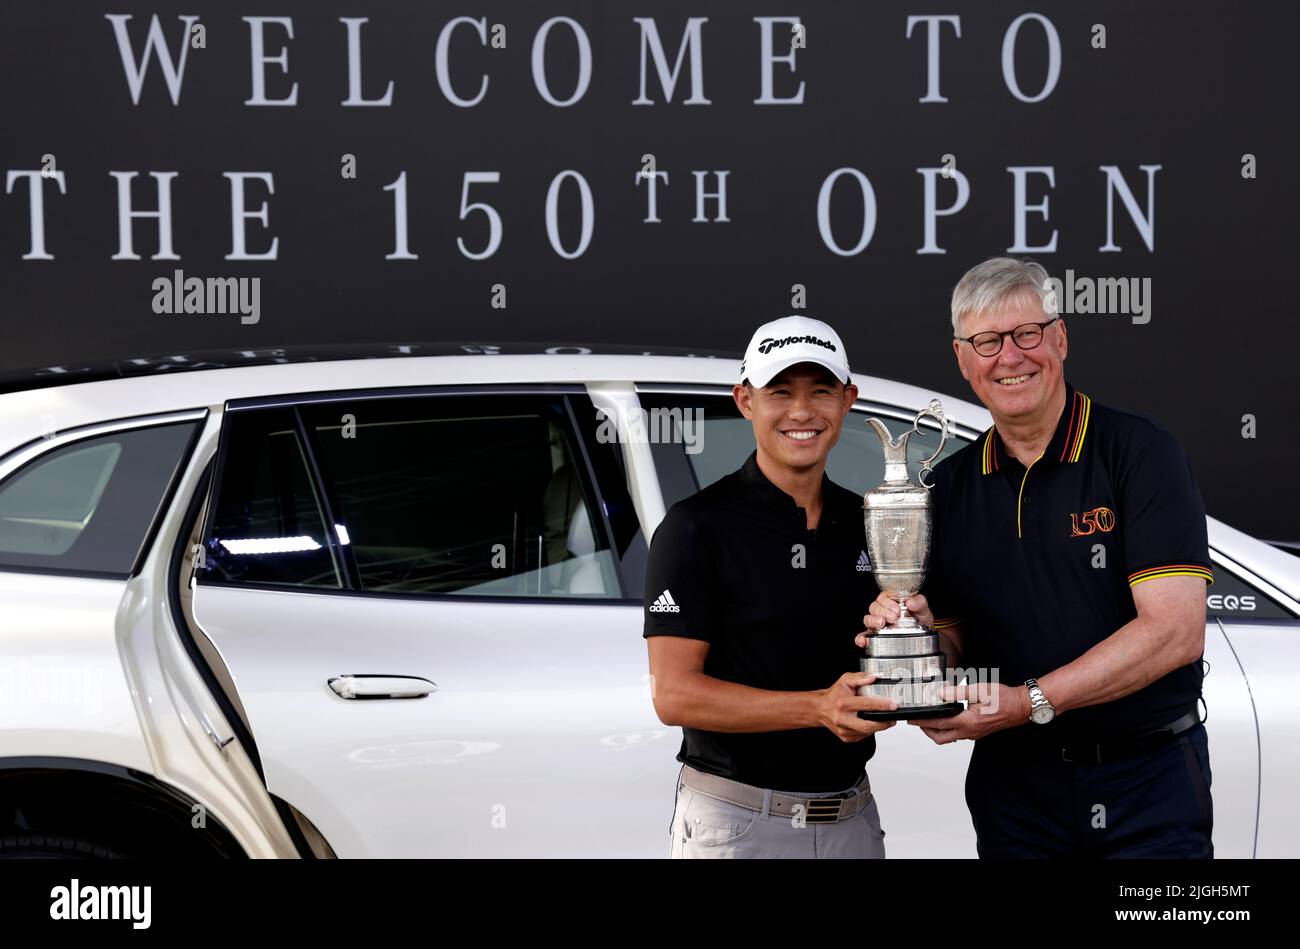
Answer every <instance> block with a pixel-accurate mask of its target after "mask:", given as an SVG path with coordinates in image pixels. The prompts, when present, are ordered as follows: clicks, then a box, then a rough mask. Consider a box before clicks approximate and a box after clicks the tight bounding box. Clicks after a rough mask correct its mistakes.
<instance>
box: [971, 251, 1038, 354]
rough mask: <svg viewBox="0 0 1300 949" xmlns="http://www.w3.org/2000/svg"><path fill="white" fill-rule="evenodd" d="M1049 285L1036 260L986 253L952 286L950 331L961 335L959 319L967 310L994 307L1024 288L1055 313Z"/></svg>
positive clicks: (975, 310)
mask: <svg viewBox="0 0 1300 949" xmlns="http://www.w3.org/2000/svg"><path fill="white" fill-rule="evenodd" d="M1053 286H1054V284H1053V282H1052V279H1051V277H1049V276H1048V275H1047V270H1046V269H1045V268H1044V267H1043V265H1042V264H1040V263H1038V262H1037V261H1034V260H1029V259H1028V258H1026V259H1023V260H1021V259H1019V258H1016V257H990V258H989V259H988V260H986V261H984V262H983V263H982V264H976V265H975V266H974V267H972V268H971V269H970V270H968V271H966V273H965V274H963V275H962V278H961V279H960V280H958V281H957V286H955V287H953V290H952V334H953V335H954V336H959V335H961V330H960V321H961V318H962V317H963V316H965V315H966V314H967V313H980V312H983V311H984V310H992V309H995V308H997V307H998V306H1000V305H1002V304H1004V303H1005V302H1007V301H1008V300H1009V299H1010V298H1013V297H1017V296H1020V295H1021V294H1022V293H1024V292H1025V291H1028V290H1032V291H1033V292H1034V293H1036V294H1037V295H1038V299H1039V301H1040V302H1041V303H1042V304H1043V312H1044V313H1047V314H1051V315H1057V302H1056V295H1055V294H1054V293H1053V292H1052V288H1053ZM1049 295H1050V298H1049Z"/></svg>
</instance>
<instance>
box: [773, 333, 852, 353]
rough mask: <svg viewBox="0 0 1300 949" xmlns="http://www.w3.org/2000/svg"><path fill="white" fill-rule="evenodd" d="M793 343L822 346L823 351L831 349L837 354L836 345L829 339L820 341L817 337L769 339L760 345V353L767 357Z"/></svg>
mask: <svg viewBox="0 0 1300 949" xmlns="http://www.w3.org/2000/svg"><path fill="white" fill-rule="evenodd" d="M791 343H812V344H813V345H814V346H820V347H822V349H829V350H830V351H831V352H836V349H835V344H834V343H832V342H831V341H830V340H829V339H818V338H817V337H816V336H787V337H785V339H772V338H771V337H768V338H767V339H765V340H763V341H762V342H761V343H759V344H758V351H759V352H760V353H762V354H763V355H764V356H766V355H767V354H768V353H770V352H771V351H772V350H774V349H780V348H781V347H782V346H789V345H790V344H791Z"/></svg>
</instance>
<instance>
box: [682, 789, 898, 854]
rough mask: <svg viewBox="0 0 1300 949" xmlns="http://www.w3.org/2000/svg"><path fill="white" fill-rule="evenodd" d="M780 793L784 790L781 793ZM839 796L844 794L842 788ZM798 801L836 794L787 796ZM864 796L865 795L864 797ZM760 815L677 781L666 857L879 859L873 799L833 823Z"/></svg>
mask: <svg viewBox="0 0 1300 949" xmlns="http://www.w3.org/2000/svg"><path fill="white" fill-rule="evenodd" d="M782 790H784V789H782ZM845 790H848V789H847V788H846V789H845ZM788 793H791V794H796V795H798V796H800V797H825V796H827V795H828V794H834V793H836V792H834V791H831V792H826V791H818V792H811V793H810V792H806V791H790V792H788ZM867 793H868V794H870V793H871V792H870V791H868V792H867ZM770 798H771V792H770V791H768V793H766V794H765V795H764V797H763V800H764V809H763V811H761V812H760V811H751V810H750V809H749V808H746V807H740V806H739V805H736V804H729V803H727V802H726V801H719V800H716V799H714V798H711V797H707V796H705V795H703V794H700V793H698V792H696V791H693V790H691V789H690V788H688V787H686V785H684V784H683V783H682V779H681V776H680V774H679V775H678V778H677V806H676V808H675V809H674V810H673V822H672V827H671V829H670V831H669V833H670V835H671V837H672V846H671V849H670V851H669V856H670V857H672V858H673V859H678V860H691V859H696V860H698V859H710V858H728V857H795V858H803V859H813V858H819V859H820V858H858V859H862V858H866V859H873V860H880V859H883V858H884V856H885V832H884V830H882V829H881V827H880V811H879V809H878V808H877V807H876V801H875V798H874V797H873V798H872V799H871V801H870V802H869V803H868V804H867V806H866V807H864V808H863V809H862V810H860V811H859V812H858V813H857V814H855V815H853V816H852V817H850V818H849V819H848V820H842V821H836V822H835V823H816V822H814V823H801V822H796V821H795V820H794V819H793V818H790V817H784V816H781V815H777V814H769V813H767V807H768V805H769V802H770Z"/></svg>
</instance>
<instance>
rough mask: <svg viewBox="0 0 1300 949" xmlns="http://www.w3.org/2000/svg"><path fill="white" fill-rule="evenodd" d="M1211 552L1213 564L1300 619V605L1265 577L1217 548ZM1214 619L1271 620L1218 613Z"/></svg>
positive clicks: (1256, 621)
mask: <svg viewBox="0 0 1300 949" xmlns="http://www.w3.org/2000/svg"><path fill="white" fill-rule="evenodd" d="M1209 551H1210V560H1211V561H1212V562H1213V564H1214V565H1215V566H1216V567H1221V568H1223V569H1224V570H1226V571H1227V572H1228V573H1230V574H1232V575H1233V576H1234V577H1236V578H1237V579H1238V580H1240V581H1241V582H1242V583H1244V584H1246V585H1247V586H1249V587H1252V588H1254V589H1255V590H1258V591H1259V592H1260V593H1262V594H1264V595H1265V596H1267V597H1268V598H1269V599H1270V600H1272V601H1273V602H1274V603H1276V604H1277V605H1278V606H1280V607H1281V608H1282V609H1284V610H1287V611H1288V612H1290V613H1291V615H1292V616H1293V617H1295V618H1297V619H1300V603H1297V602H1296V601H1295V600H1293V599H1292V598H1291V597H1289V596H1287V595H1286V594H1285V593H1283V592H1282V591H1281V590H1279V589H1278V588H1277V587H1275V586H1273V584H1271V583H1269V582H1268V581H1267V580H1265V579H1264V578H1263V577H1261V576H1259V575H1258V574H1256V573H1254V572H1253V571H1251V570H1249V569H1248V568H1246V567H1243V566H1242V565H1241V564H1239V563H1237V561H1235V560H1233V559H1232V558H1231V557H1229V556H1228V555H1227V554H1225V553H1224V552H1223V551H1221V550H1219V549H1218V548H1217V547H1211V548H1209ZM1212 618H1214V619H1223V620H1227V621H1228V622H1245V623H1251V624H1254V623H1265V622H1269V620H1266V619H1262V618H1252V617H1249V616H1236V615H1228V616H1221V615H1219V614H1217V613H1216V614H1215V615H1214V617H1212ZM1272 622H1278V623H1287V622H1290V621H1289V620H1281V619H1274V620H1272Z"/></svg>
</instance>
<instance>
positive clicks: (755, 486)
mask: <svg viewBox="0 0 1300 949" xmlns="http://www.w3.org/2000/svg"><path fill="white" fill-rule="evenodd" d="M740 477H741V480H742V481H744V482H745V484H746V485H747V486H748V487H749V489H750V490H751V491H753V492H754V493H755V494H756V495H757V496H758V497H760V498H762V499H763V500H764V501H765V502H767V503H768V504H773V505H777V506H781V507H790V508H794V509H797V510H803V509H802V508H800V507H799V505H798V503H797V502H796V501H795V499H794V498H792V497H791V496H790V495H788V494H786V493H785V492H784V491H782V490H781V489H780V488H778V487H777V486H776V485H775V484H773V483H772V482H771V481H770V480H769V479H768V477H767V475H765V474H763V469H762V468H760V467H759V466H758V450H757V449H755V450H754V451H752V452H750V454H749V457H748V458H746V459H745V463H744V464H743V465H741V466H740ZM834 484H835V482H833V481H831V479H830V477H829V476H828V475H827V474H826V472H825V471H823V472H822V514H823V516H825V514H826V513H827V512H828V511H829V510H830V507H831V505H833V504H834V497H835V495H834V493H833V492H832V491H831V488H832V487H833V486H834Z"/></svg>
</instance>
